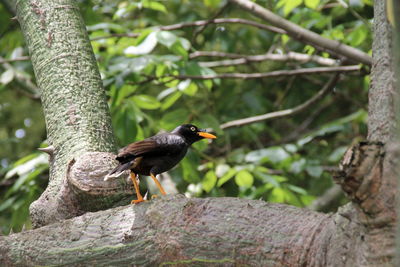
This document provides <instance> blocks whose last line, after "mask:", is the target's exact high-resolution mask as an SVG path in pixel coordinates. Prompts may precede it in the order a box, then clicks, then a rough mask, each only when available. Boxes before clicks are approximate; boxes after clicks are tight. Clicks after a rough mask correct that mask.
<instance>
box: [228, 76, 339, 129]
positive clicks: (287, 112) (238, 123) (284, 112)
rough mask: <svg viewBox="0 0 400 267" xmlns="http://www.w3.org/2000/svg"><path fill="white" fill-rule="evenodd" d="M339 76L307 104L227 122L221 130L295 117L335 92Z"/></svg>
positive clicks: (331, 79) (333, 77)
mask: <svg viewBox="0 0 400 267" xmlns="http://www.w3.org/2000/svg"><path fill="white" fill-rule="evenodd" d="M339 76H340V74H335V75H334V76H332V77H331V78H330V80H329V81H328V82H327V83H326V84H325V85H324V87H323V88H322V89H321V90H320V91H319V92H318V93H317V94H316V95H314V96H313V97H312V98H310V99H309V100H307V101H306V102H304V103H302V104H300V105H298V106H296V107H294V108H291V109H285V110H280V111H274V112H270V113H266V114H263V115H258V116H253V117H249V118H244V119H239V120H234V121H229V122H225V123H223V124H221V125H220V128H221V129H227V128H231V127H238V126H242V125H246V124H250V123H256V122H260V121H265V120H269V119H275V118H280V117H284V116H290V115H294V114H296V113H298V112H301V111H303V110H304V109H306V108H308V107H310V106H311V105H313V104H314V103H315V102H316V101H318V100H320V99H321V98H322V97H324V96H325V95H326V94H327V93H329V92H330V91H331V90H333V88H334V87H335V85H336V83H337V82H338V80H339Z"/></svg>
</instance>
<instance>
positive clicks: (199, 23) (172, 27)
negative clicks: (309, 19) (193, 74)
mask: <svg viewBox="0 0 400 267" xmlns="http://www.w3.org/2000/svg"><path fill="white" fill-rule="evenodd" d="M225 23H234V24H245V25H249V26H253V27H256V28H259V29H263V30H267V31H270V32H275V33H280V34H285V33H286V31H285V30H282V29H280V28H277V27H274V26H269V25H265V24H262V23H258V22H255V21H251V20H247V19H240V18H227V19H210V20H198V21H191V22H182V23H177V24H172V25H166V26H158V27H154V30H160V31H173V30H179V29H183V28H186V27H194V26H204V25H207V24H225ZM138 36H140V33H116V34H110V35H106V36H98V37H93V38H91V39H90V40H91V41H96V40H101V39H107V38H112V37H133V38H135V37H138Z"/></svg>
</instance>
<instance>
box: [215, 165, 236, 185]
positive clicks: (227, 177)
mask: <svg viewBox="0 0 400 267" xmlns="http://www.w3.org/2000/svg"><path fill="white" fill-rule="evenodd" d="M236 173H237V171H236V170H235V169H233V168H231V169H229V171H228V172H227V173H225V174H224V175H223V176H222V177H221V178H219V179H218V182H217V186H218V187H221V186H222V185H223V184H225V183H226V182H228V181H229V180H230V179H231V178H232V177H233V176H234V175H235V174H236Z"/></svg>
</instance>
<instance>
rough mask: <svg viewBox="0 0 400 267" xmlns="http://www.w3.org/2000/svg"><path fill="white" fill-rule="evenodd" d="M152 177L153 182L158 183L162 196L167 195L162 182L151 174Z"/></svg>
mask: <svg viewBox="0 0 400 267" xmlns="http://www.w3.org/2000/svg"><path fill="white" fill-rule="evenodd" d="M150 176H151V178H153V181H154V182H155V183H156V185H157V187H158V189H159V190H160V192H161V194H163V195H166V193H165V191H164V188H163V187H162V186H161V184H160V182H159V181H158V180H157V178H156V177H155V176H154V174H152V173H150Z"/></svg>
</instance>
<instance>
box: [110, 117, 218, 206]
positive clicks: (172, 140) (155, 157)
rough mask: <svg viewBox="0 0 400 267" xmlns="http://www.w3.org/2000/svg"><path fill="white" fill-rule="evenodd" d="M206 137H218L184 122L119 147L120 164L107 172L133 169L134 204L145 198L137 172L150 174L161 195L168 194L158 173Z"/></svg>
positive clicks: (131, 172) (116, 172) (175, 162)
mask: <svg viewBox="0 0 400 267" xmlns="http://www.w3.org/2000/svg"><path fill="white" fill-rule="evenodd" d="M204 138H207V139H215V138H217V137H216V136H215V135H213V134H211V133H208V132H207V131H206V130H204V129H199V128H198V127H197V126H195V125H193V124H182V125H180V126H178V127H176V128H175V129H174V130H173V131H171V132H166V133H160V134H157V135H154V136H151V137H149V138H146V139H144V140H141V141H137V142H134V143H131V144H129V145H127V146H125V147H123V148H121V149H120V150H119V152H118V155H117V157H116V158H115V159H116V160H117V161H118V162H119V164H118V166H117V167H115V168H114V169H113V170H112V171H111V172H110V173H109V174H108V175H109V176H110V175H115V174H117V175H119V174H120V173H122V172H124V171H126V170H130V178H131V180H132V183H133V186H134V187H135V191H136V196H137V199H136V200H132V202H131V203H132V204H138V203H141V202H143V201H145V200H144V198H143V196H142V195H141V193H140V190H139V185H138V182H137V180H136V176H137V175H146V176H150V177H151V178H152V179H153V181H154V182H155V184H156V185H157V187H158V189H159V190H160V192H161V194H163V195H166V193H165V190H164V189H163V187H162V186H161V184H160V182H159V181H158V180H157V178H156V176H157V175H158V174H161V173H163V172H166V171H168V170H170V169H172V168H173V167H174V166H175V165H177V164H178V163H179V162H180V161H181V160H182V159H183V157H184V156H185V155H186V152H187V151H188V148H189V147H190V146H191V145H192V144H193V143H194V142H197V141H200V140H202V139H204Z"/></svg>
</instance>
